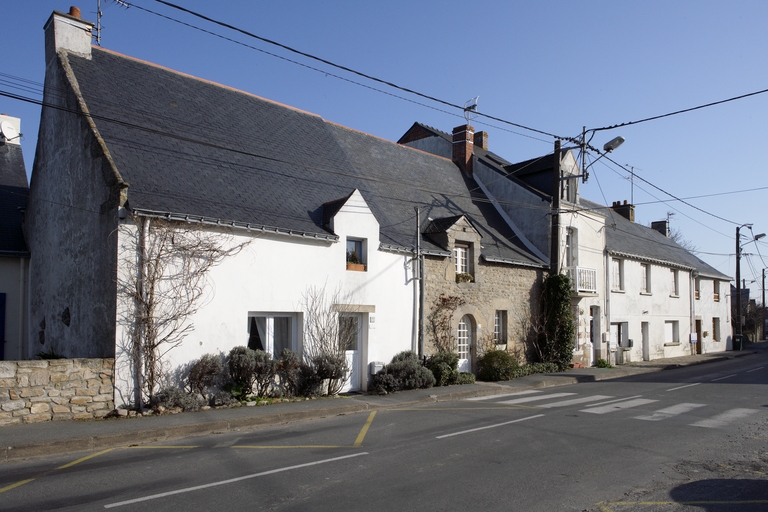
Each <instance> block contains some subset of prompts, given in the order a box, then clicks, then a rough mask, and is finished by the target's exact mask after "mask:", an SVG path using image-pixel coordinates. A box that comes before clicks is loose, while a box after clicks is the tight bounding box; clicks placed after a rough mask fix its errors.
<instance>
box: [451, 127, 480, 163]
mask: <svg viewBox="0 0 768 512" xmlns="http://www.w3.org/2000/svg"><path fill="white" fill-rule="evenodd" d="M474 134H475V129H474V128H472V127H471V126H470V125H468V124H467V125H462V126H457V127H456V128H454V129H453V157H452V160H453V162H454V163H455V164H456V165H458V166H459V169H461V170H462V171H464V172H466V173H467V174H468V175H470V176H472V154H473V152H474V142H475V137H474Z"/></svg>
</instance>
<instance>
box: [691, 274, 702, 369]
mask: <svg viewBox="0 0 768 512" xmlns="http://www.w3.org/2000/svg"><path fill="white" fill-rule="evenodd" d="M690 276H691V278H690V285H689V287H688V300H689V301H690V303H691V320H690V330H691V333H694V332H696V296H695V293H696V277H697V276H698V273H697V272H696V271H695V270H692V271H691V273H690ZM703 337H704V336H702V338H703ZM690 341H691V339H690V335H689V338H688V344H689V345H690ZM698 342H699V343H701V353H702V354H703V353H704V340H703V339H701V340H698ZM695 351H696V348H695V347H694V353H695Z"/></svg>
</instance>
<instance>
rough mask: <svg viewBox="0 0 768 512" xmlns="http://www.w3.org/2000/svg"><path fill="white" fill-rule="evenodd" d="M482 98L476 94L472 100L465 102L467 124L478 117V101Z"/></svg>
mask: <svg viewBox="0 0 768 512" xmlns="http://www.w3.org/2000/svg"><path fill="white" fill-rule="evenodd" d="M479 99H480V96H475V97H474V98H472V99H471V100H469V101H467V102H465V103H464V119H466V120H467V124H469V123H470V122H471V121H472V119H474V118H476V117H477V102H478V100H479Z"/></svg>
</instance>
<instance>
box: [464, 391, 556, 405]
mask: <svg viewBox="0 0 768 512" xmlns="http://www.w3.org/2000/svg"><path fill="white" fill-rule="evenodd" d="M533 393H541V391H538V390H536V389H528V390H526V391H515V392H514V393H501V394H499V395H486V396H474V397H472V398H467V399H466V400H467V401H468V402H477V401H480V400H494V399H496V398H506V397H508V396H520V395H530V394H533Z"/></svg>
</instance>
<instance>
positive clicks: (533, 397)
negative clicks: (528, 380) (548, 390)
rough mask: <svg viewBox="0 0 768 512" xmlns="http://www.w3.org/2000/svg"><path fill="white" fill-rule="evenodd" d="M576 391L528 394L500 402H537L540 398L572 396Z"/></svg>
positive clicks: (510, 403)
mask: <svg viewBox="0 0 768 512" xmlns="http://www.w3.org/2000/svg"><path fill="white" fill-rule="evenodd" d="M575 394H576V393H552V394H551V395H537V396H528V397H525V398H515V399H514V400H504V401H503V402H499V403H500V404H509V405H514V404H525V403H528V402H536V401H538V400H548V399H550V398H560V397H561V396H571V395H575Z"/></svg>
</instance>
